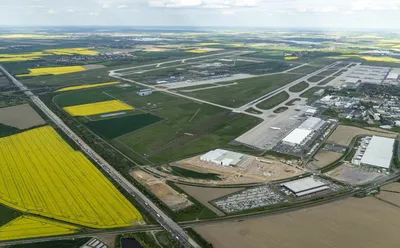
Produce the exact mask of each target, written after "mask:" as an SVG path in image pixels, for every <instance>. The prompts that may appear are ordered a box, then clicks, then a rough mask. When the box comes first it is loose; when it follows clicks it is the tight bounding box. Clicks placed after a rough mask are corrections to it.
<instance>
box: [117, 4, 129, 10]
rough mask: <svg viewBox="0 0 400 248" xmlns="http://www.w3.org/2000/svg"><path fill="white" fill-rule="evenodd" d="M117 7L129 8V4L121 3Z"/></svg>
mask: <svg viewBox="0 0 400 248" xmlns="http://www.w3.org/2000/svg"><path fill="white" fill-rule="evenodd" d="M117 8H118V9H126V8H128V5H126V4H121V5H118V7H117Z"/></svg>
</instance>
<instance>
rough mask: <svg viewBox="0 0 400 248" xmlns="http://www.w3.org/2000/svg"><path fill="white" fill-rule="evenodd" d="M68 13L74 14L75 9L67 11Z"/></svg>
mask: <svg viewBox="0 0 400 248" xmlns="http://www.w3.org/2000/svg"><path fill="white" fill-rule="evenodd" d="M67 12H68V13H74V12H75V10H73V9H67Z"/></svg>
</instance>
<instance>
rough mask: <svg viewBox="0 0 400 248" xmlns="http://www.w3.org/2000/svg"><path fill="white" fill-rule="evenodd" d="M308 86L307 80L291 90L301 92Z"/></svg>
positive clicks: (290, 89)
mask: <svg viewBox="0 0 400 248" xmlns="http://www.w3.org/2000/svg"><path fill="white" fill-rule="evenodd" d="M308 86H310V85H309V84H308V83H307V82H304V81H303V82H300V83H298V84H296V85H294V86H292V87H290V88H289V91H290V92H300V91H303V90H304V89H306V88H307V87H308Z"/></svg>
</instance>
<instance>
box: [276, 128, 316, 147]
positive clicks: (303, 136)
mask: <svg viewBox="0 0 400 248" xmlns="http://www.w3.org/2000/svg"><path fill="white" fill-rule="evenodd" d="M311 134H312V131H311V130H305V129H300V128H296V129H295V130H293V131H292V132H290V133H289V134H288V135H287V136H286V137H285V138H283V140H282V142H283V143H284V144H287V145H293V146H294V145H303V144H304V143H305V142H306V141H307V138H308V137H309V136H310V135H311Z"/></svg>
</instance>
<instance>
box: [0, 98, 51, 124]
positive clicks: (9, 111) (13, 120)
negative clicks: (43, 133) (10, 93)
mask: <svg viewBox="0 0 400 248" xmlns="http://www.w3.org/2000/svg"><path fill="white" fill-rule="evenodd" d="M0 123H2V124H4V125H8V126H11V127H15V128H18V129H27V128H31V127H34V126H40V125H44V124H45V121H44V120H43V119H42V117H40V115H38V114H37V113H36V111H35V110H34V109H33V108H32V107H31V106H30V105H29V104H21V105H17V106H11V107H6V108H1V109H0Z"/></svg>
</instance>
